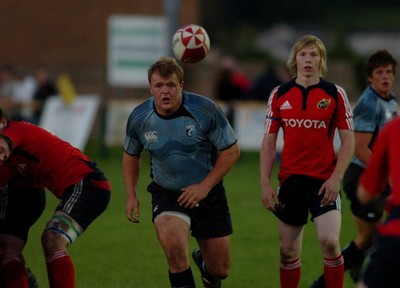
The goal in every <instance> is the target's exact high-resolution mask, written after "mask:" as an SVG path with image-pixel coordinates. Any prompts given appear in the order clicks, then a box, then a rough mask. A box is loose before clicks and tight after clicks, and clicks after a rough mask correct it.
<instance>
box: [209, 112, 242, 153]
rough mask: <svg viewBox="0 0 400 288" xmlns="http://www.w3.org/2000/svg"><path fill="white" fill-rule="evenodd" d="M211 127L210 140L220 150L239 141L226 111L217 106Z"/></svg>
mask: <svg viewBox="0 0 400 288" xmlns="http://www.w3.org/2000/svg"><path fill="white" fill-rule="evenodd" d="M210 121H211V125H210V126H211V127H210V130H209V131H210V133H209V137H210V141H211V142H212V143H213V145H214V146H215V147H217V149H218V150H224V149H227V148H229V147H230V146H232V145H233V144H235V143H236V142H237V137H236V134H235V131H234V130H233V128H232V126H231V125H230V124H229V122H228V120H227V119H226V117H225V114H224V112H222V110H221V109H220V108H219V107H218V106H215V111H214V113H213V117H212V119H210Z"/></svg>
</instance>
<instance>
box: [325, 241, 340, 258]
mask: <svg viewBox="0 0 400 288" xmlns="http://www.w3.org/2000/svg"><path fill="white" fill-rule="evenodd" d="M320 245H321V249H322V252H323V255H324V256H325V257H335V256H337V255H338V254H339V253H340V246H339V240H338V239H333V238H322V239H320Z"/></svg>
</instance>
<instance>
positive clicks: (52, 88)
mask: <svg viewBox="0 0 400 288" xmlns="http://www.w3.org/2000/svg"><path fill="white" fill-rule="evenodd" d="M35 78H36V82H37V89H36V91H35V93H34V95H33V100H34V101H35V108H34V119H35V123H39V120H40V117H41V115H42V112H43V108H44V104H45V102H46V100H47V99H48V98H49V97H51V96H55V95H57V94H58V90H57V86H56V84H55V82H54V80H53V79H52V78H51V77H50V74H49V71H48V69H47V68H46V67H44V66H41V67H38V68H37V69H36V70H35Z"/></svg>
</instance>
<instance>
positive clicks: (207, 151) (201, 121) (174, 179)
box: [124, 92, 237, 191]
mask: <svg viewBox="0 0 400 288" xmlns="http://www.w3.org/2000/svg"><path fill="white" fill-rule="evenodd" d="M182 102H183V103H182V106H181V107H180V108H179V110H178V111H177V112H176V113H174V114H173V115H169V116H162V115H159V114H158V113H157V112H156V110H155V107H154V98H153V97H151V98H149V99H148V100H146V101H145V102H144V103H142V104H141V105H139V106H138V107H136V108H135V109H134V110H133V111H132V113H131V115H130V116H129V119H128V122H127V127H126V138H125V143H124V151H125V152H126V153H128V154H130V155H140V154H141V152H142V151H143V150H147V151H148V152H149V153H150V156H151V178H152V179H153V181H154V182H156V183H157V184H159V185H160V186H162V187H164V188H167V189H170V190H174V191H180V190H181V188H184V187H186V186H188V185H191V184H194V183H198V182H201V181H202V180H203V179H204V178H205V177H206V175H207V174H208V173H209V171H211V170H212V168H213V165H214V163H215V160H216V157H217V155H218V151H221V150H224V149H227V148H229V147H230V146H232V145H234V144H235V143H236V142H237V138H236V135H235V133H234V131H233V129H232V127H231V126H230V125H229V123H228V121H227V119H226V117H225V115H224V113H223V112H222V110H221V109H220V107H219V106H218V105H217V104H216V103H215V102H213V101H212V100H210V99H208V98H206V97H204V96H200V95H197V94H193V93H188V92H183V98H182Z"/></svg>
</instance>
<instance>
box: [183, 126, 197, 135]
mask: <svg viewBox="0 0 400 288" xmlns="http://www.w3.org/2000/svg"><path fill="white" fill-rule="evenodd" d="M185 129H186V135H187V136H188V137H192V135H193V133H194V130H195V129H194V125H188V126H186V127H185Z"/></svg>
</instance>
